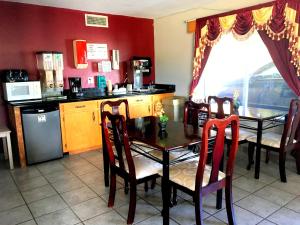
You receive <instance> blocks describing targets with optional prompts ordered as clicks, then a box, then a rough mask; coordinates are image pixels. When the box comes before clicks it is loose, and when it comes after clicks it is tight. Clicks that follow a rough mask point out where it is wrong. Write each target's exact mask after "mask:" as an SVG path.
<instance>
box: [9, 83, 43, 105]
mask: <svg viewBox="0 0 300 225" xmlns="http://www.w3.org/2000/svg"><path fill="white" fill-rule="evenodd" d="M3 93H4V100H6V101H19V100H29V99H40V98H42V93H41V83H40V82H39V81H27V82H13V83H3Z"/></svg>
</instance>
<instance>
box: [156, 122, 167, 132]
mask: <svg viewBox="0 0 300 225" xmlns="http://www.w3.org/2000/svg"><path fill="white" fill-rule="evenodd" d="M158 126H159V130H160V131H162V132H164V131H166V129H167V123H166V122H165V123H162V122H159V123H158Z"/></svg>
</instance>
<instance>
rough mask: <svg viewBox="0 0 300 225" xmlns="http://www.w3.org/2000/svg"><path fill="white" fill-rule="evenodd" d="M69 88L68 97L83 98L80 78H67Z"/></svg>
mask: <svg viewBox="0 0 300 225" xmlns="http://www.w3.org/2000/svg"><path fill="white" fill-rule="evenodd" d="M68 80H69V87H70V95H71V96H72V97H81V96H83V92H82V88H81V78H80V77H69V78H68Z"/></svg>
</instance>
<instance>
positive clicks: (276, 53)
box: [258, 31, 300, 96]
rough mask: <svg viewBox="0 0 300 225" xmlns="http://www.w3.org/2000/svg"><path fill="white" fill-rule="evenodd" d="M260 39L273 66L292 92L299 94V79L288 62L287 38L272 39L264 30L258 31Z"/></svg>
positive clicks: (289, 58)
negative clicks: (267, 51)
mask: <svg viewBox="0 0 300 225" xmlns="http://www.w3.org/2000/svg"><path fill="white" fill-rule="evenodd" d="M258 33H259V35H260V37H261V39H262V40H263V42H264V43H265V45H266V46H267V48H268V50H269V53H270V55H271V57H272V59H273V62H274V64H275V66H276V67H277V69H278V71H279V72H280V74H281V76H282V77H283V79H284V80H285V82H286V83H287V85H288V86H289V87H290V88H291V89H292V90H293V92H294V93H295V94H296V95H297V96H300V79H299V77H298V76H297V72H296V68H295V66H294V65H292V64H291V63H290V61H291V52H290V51H289V50H288V47H289V42H288V40H287V39H282V40H280V41H274V40H272V39H271V38H269V36H268V35H267V33H266V32H265V31H258Z"/></svg>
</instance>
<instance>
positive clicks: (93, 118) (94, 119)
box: [92, 112, 96, 122]
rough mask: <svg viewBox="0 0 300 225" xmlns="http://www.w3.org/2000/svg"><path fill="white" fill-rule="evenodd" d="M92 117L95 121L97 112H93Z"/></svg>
mask: <svg viewBox="0 0 300 225" xmlns="http://www.w3.org/2000/svg"><path fill="white" fill-rule="evenodd" d="M92 118H93V121H94V122H95V119H96V118H95V112H93V116H92Z"/></svg>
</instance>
